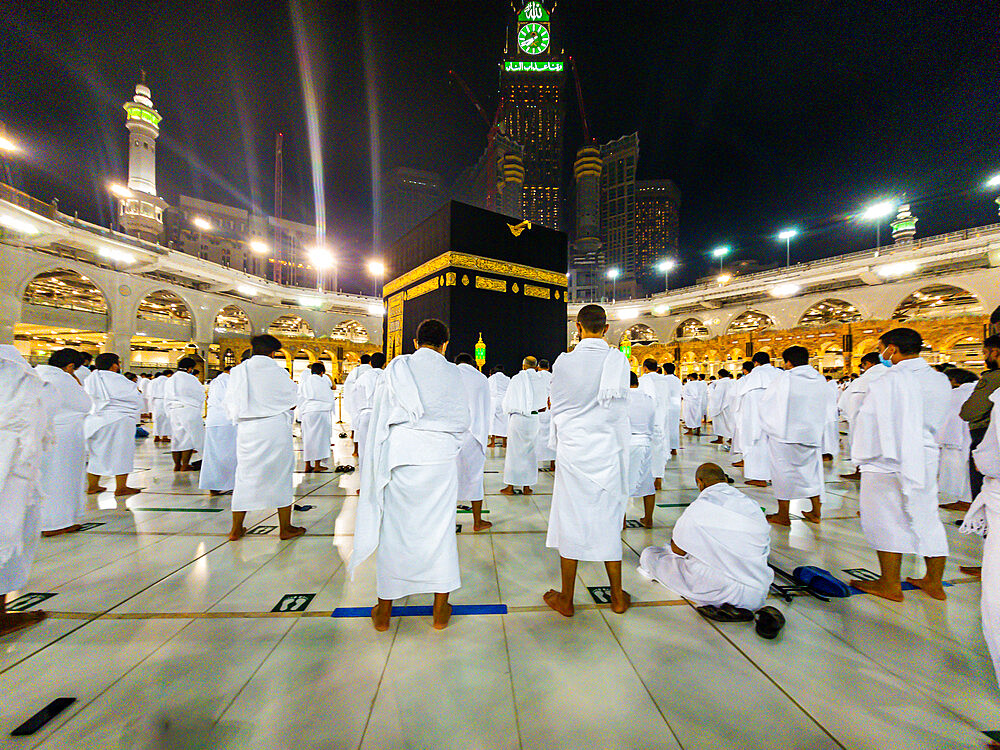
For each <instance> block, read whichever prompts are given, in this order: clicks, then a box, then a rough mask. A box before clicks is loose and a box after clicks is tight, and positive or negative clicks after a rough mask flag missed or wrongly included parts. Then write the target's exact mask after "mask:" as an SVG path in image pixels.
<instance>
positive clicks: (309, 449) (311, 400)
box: [295, 362, 337, 474]
mask: <svg viewBox="0 0 1000 750" xmlns="http://www.w3.org/2000/svg"><path fill="white" fill-rule="evenodd" d="M336 408H337V394H336V393H335V392H334V390H333V383H332V382H330V378H328V377H327V376H326V367H325V366H324V365H323V363H322V362H313V363H312V364H311V365H309V369H308V370H307V371H306V372H304V373H302V379H301V381H300V382H299V402H298V406H296V408H295V410H296V413H297V414H298V417H299V422H301V423H302V460H303V461H305V464H306V473H307V474H309V473H312V472H315V471H318V472H323V471H329V469H328V468H327V467H325V466H324V465H323V462H324V461H328V460H329V459H330V446H331V445H332V441H333V410H334V409H336Z"/></svg>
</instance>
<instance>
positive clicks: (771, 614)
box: [754, 607, 785, 641]
mask: <svg viewBox="0 0 1000 750" xmlns="http://www.w3.org/2000/svg"><path fill="white" fill-rule="evenodd" d="M755 619H756V621H757V624H756V626H755V628H754V629H755V630H756V631H757V635H759V636H760V637H761V638H766V639H767V640H769V641H770V640H773V639H775V638H777V637H778V633H780V632H781V629H782V628H783V627H785V616H784V615H783V614H781V612H779V611H778V610H777V609H775V608H774V607H762V608H761V609H758V610H757V614H756V616H755Z"/></svg>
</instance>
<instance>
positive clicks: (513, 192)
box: [451, 133, 524, 219]
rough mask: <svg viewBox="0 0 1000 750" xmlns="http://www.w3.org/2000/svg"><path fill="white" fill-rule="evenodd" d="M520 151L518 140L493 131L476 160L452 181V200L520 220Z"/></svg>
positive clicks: (521, 187) (522, 166) (521, 156)
mask: <svg viewBox="0 0 1000 750" xmlns="http://www.w3.org/2000/svg"><path fill="white" fill-rule="evenodd" d="M523 154H524V149H523V148H522V147H521V145H520V144H519V143H516V142H515V141H513V140H511V139H510V138H507V137H506V136H504V135H502V134H500V133H496V134H494V136H493V138H492V143H490V144H489V145H488V146H487V147H486V149H485V150H484V151H483V155H482V156H481V157H479V161H477V162H476V163H475V164H474V165H473V166H471V167H469V168H468V169H466V170H465V171H464V172H462V174H460V175H459V176H458V178H457V179H456V180H455V183H454V184H453V185H452V187H451V197H452V199H454V200H457V201H461V202H462V203H468V204H469V205H471V206H479V207H480V208H488V209H489V210H491V211H495V212H497V213H499V214H504V215H505V216H512V217H514V218H518V219H520V218H521V217H522V214H521V210H522V189H523V183H524V161H523Z"/></svg>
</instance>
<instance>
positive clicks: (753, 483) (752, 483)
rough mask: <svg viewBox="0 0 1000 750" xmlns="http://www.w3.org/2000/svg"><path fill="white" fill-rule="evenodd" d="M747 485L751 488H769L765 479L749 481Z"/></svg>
mask: <svg viewBox="0 0 1000 750" xmlns="http://www.w3.org/2000/svg"><path fill="white" fill-rule="evenodd" d="M746 483H747V484H749V485H750V486H751V487H767V482H766V481H764V480H763V479H748V480H746Z"/></svg>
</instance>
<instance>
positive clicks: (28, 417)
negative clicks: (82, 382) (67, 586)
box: [0, 344, 56, 594]
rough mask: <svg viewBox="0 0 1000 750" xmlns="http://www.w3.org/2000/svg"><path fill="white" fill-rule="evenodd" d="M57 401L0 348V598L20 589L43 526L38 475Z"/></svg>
mask: <svg viewBox="0 0 1000 750" xmlns="http://www.w3.org/2000/svg"><path fill="white" fill-rule="evenodd" d="M55 403H56V398H55V396H54V394H53V393H52V389H51V388H50V387H49V386H47V385H46V384H45V383H43V382H42V379H41V378H39V377H38V374H37V373H36V372H35V371H34V370H32V369H31V367H30V366H29V365H28V363H27V362H25V360H24V357H22V356H21V354H20V353H19V352H18V351H17V349H15V348H14V347H13V346H11V345H9V344H5V345H2V346H0V594H9V593H10V592H12V591H17V590H18V589H20V588H22V587H23V586H24V584H25V583H27V581H28V576H29V574H30V573H31V564H32V562H33V561H34V559H35V549H36V548H37V547H38V533H39V531H40V526H41V504H42V496H41V489H40V486H39V472H40V470H41V465H42V457H43V455H44V453H45V451H46V450H47V449H48V448H49V446H50V445H51V442H52V439H53V433H52V417H51V415H52V412H53V411H54V407H55Z"/></svg>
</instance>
